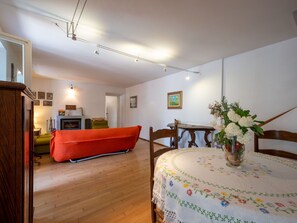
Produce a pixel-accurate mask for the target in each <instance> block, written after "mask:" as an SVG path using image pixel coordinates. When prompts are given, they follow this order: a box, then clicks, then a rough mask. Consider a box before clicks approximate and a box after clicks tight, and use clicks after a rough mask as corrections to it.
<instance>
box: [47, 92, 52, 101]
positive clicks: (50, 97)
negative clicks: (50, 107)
mask: <svg viewBox="0 0 297 223" xmlns="http://www.w3.org/2000/svg"><path fill="white" fill-rule="evenodd" d="M46 100H53V93H51V92H47V93H46Z"/></svg>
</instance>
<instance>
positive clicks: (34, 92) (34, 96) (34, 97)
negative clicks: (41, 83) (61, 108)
mask: <svg viewBox="0 0 297 223" xmlns="http://www.w3.org/2000/svg"><path fill="white" fill-rule="evenodd" d="M32 94H33V99H36V91H33V92H32Z"/></svg>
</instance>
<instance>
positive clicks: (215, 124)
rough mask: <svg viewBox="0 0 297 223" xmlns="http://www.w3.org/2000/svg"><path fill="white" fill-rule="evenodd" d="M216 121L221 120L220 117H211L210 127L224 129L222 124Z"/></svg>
mask: <svg viewBox="0 0 297 223" xmlns="http://www.w3.org/2000/svg"><path fill="white" fill-rule="evenodd" d="M218 122H221V119H219V118H215V119H213V120H212V121H211V122H210V123H211V125H212V127H213V128H214V129H216V130H218V131H221V130H222V129H224V125H223V124H219V123H218Z"/></svg>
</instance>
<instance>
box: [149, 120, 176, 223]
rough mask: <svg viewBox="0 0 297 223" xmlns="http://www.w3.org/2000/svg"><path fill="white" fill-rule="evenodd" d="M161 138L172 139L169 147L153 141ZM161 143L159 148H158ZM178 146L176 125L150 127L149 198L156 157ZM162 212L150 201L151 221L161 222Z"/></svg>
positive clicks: (154, 222)
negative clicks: (168, 127) (172, 126)
mask: <svg viewBox="0 0 297 223" xmlns="http://www.w3.org/2000/svg"><path fill="white" fill-rule="evenodd" d="M162 138H170V139H172V140H173V142H174V143H173V144H172V145H171V147H164V145H161V144H159V143H156V142H155V141H156V140H157V139H162ZM157 144H158V146H156V145H157ZM160 145H161V148H160ZM156 147H158V148H156ZM177 148H178V129H177V125H175V127H174V128H173V129H159V130H156V131H154V130H153V127H150V168H151V174H150V189H151V199H152V198H153V186H154V170H155V162H156V159H157V158H158V157H159V156H160V155H162V154H163V153H165V152H168V151H170V150H173V149H177ZM163 215H164V214H163V213H161V210H159V209H157V207H156V205H155V203H154V202H152V201H151V217H152V223H156V222H162V221H160V219H162V218H163Z"/></svg>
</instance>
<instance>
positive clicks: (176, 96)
mask: <svg viewBox="0 0 297 223" xmlns="http://www.w3.org/2000/svg"><path fill="white" fill-rule="evenodd" d="M182 102H183V92H182V91H175V92H169V93H168V94H167V108H168V109H182Z"/></svg>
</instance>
